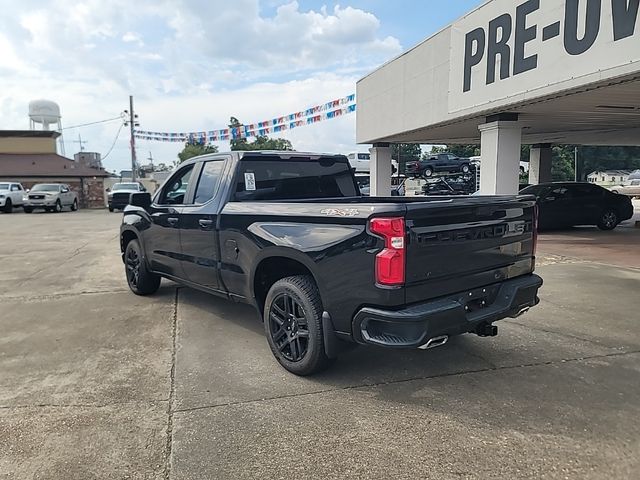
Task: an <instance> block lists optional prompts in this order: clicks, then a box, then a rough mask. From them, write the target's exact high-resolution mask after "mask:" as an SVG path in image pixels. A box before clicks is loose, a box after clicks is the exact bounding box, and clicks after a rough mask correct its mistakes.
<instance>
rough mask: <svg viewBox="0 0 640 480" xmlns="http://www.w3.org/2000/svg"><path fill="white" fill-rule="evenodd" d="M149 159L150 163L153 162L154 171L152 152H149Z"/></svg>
mask: <svg viewBox="0 0 640 480" xmlns="http://www.w3.org/2000/svg"><path fill="white" fill-rule="evenodd" d="M147 160H149V163H150V164H151V171H153V155H152V154H151V152H149V157H148V158H147Z"/></svg>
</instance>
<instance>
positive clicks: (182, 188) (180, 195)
mask: <svg viewBox="0 0 640 480" xmlns="http://www.w3.org/2000/svg"><path fill="white" fill-rule="evenodd" d="M194 165H195V164H194ZM194 165H189V166H188V167H186V168H183V169H182V170H179V171H178V172H176V174H175V175H174V176H173V177H171V179H170V180H169V181H168V182H167V183H166V185H165V186H164V187H163V188H162V191H161V192H160V195H158V201H157V203H158V204H159V205H182V204H183V203H184V200H185V195H186V194H187V188H188V187H189V180H190V179H191V174H192V173H193V167H194Z"/></svg>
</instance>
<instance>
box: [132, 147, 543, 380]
mask: <svg viewBox="0 0 640 480" xmlns="http://www.w3.org/2000/svg"><path fill="white" fill-rule="evenodd" d="M120 242H121V251H122V259H123V261H124V264H125V272H126V277H127V281H128V284H129V287H130V288H131V290H132V291H133V292H134V293H136V294H138V295H148V294H152V293H154V292H155V291H156V290H157V289H158V288H159V285H160V279H161V277H165V278H168V279H171V280H175V281H177V282H180V283H182V284H184V285H187V286H190V287H194V288H197V289H200V290H203V291H206V292H209V293H212V294H216V295H220V296H223V297H226V298H229V299H231V300H234V301H238V302H246V303H250V304H252V305H254V306H255V307H256V309H257V311H258V313H259V316H260V318H261V319H263V321H264V328H265V332H266V337H267V341H268V343H269V346H270V347H271V350H272V351H273V354H274V355H275V357H276V359H277V360H278V361H279V362H280V364H281V365H282V366H283V367H284V368H286V369H287V370H289V371H290V372H293V373H295V374H298V375H309V374H312V373H315V372H318V371H320V370H322V369H323V368H325V367H326V366H328V365H329V364H330V363H331V360H332V359H334V358H336V356H337V355H338V354H339V352H340V351H342V349H343V348H344V347H345V346H346V345H347V343H348V342H351V343H353V342H355V343H360V344H370V345H378V346H383V347H400V348H421V349H427V348H431V347H435V346H438V345H442V344H444V343H445V342H446V341H447V339H448V338H449V337H450V336H452V335H458V334H462V333H467V332H471V333H476V334H478V335H481V336H491V335H495V334H496V333H497V327H495V326H494V325H493V322H495V321H497V320H500V319H502V318H505V317H516V316H518V315H521V314H522V313H524V312H525V311H526V310H528V309H529V308H530V307H532V306H534V305H536V304H537V303H538V297H537V291H538V288H539V287H540V286H541V285H542V280H541V279H540V277H538V276H537V275H534V274H533V270H534V264H535V244H536V215H535V199H534V198H533V197H531V196H526V195H525V196H495V197H465V198H461V197H437V198H421V197H413V198H408V197H363V196H360V194H359V191H358V187H357V185H356V182H355V179H354V176H353V173H352V171H351V168H350V167H349V163H348V161H347V158H346V157H344V156H341V155H321V154H310V153H299V152H232V153H224V154H213V155H206V156H202V157H197V158H194V159H191V160H189V161H187V162H185V163H183V164H182V165H180V167H179V168H178V169H177V170H176V171H175V172H174V173H173V175H172V176H171V177H170V178H169V179H168V180H167V181H166V182H165V184H164V185H163V187H162V188H161V189H159V190H158V191H157V192H156V193H155V195H154V196H153V198H152V197H151V196H150V194H149V193H134V194H132V195H131V199H130V205H129V206H127V207H126V209H125V211H124V216H123V222H122V226H121V236H120Z"/></svg>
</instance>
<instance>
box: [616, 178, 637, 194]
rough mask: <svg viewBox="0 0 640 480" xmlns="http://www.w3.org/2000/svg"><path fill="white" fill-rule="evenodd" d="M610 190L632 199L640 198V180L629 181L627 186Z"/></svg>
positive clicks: (619, 186) (618, 186)
mask: <svg viewBox="0 0 640 480" xmlns="http://www.w3.org/2000/svg"><path fill="white" fill-rule="evenodd" d="M609 190H611V191H612V192H613V193H621V194H622V195H629V196H630V197H640V180H629V181H628V182H627V183H626V184H624V185H616V186H615V187H610V188H609Z"/></svg>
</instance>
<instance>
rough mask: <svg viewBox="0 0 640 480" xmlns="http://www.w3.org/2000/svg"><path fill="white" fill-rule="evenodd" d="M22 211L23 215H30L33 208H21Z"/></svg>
mask: <svg viewBox="0 0 640 480" xmlns="http://www.w3.org/2000/svg"><path fill="white" fill-rule="evenodd" d="M22 209H23V210H24V213H31V212H33V208H31V207H22Z"/></svg>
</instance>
